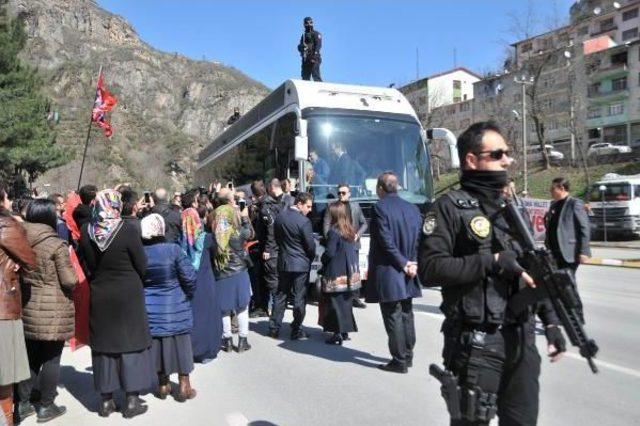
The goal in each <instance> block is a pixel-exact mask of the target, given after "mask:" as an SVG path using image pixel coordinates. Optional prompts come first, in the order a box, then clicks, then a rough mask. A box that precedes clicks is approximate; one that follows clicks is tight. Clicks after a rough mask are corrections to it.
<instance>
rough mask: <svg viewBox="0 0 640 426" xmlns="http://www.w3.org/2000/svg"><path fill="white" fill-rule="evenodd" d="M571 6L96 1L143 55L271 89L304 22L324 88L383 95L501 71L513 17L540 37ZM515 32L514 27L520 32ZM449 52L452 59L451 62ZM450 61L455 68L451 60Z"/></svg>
mask: <svg viewBox="0 0 640 426" xmlns="http://www.w3.org/2000/svg"><path fill="white" fill-rule="evenodd" d="M572 3H573V0H439V1H436V0H395V1H394V0H315V1H301V0H295V1H294V0H225V1H219V0H208V1H207V0H98V4H99V5H100V6H102V7H103V8H105V9H106V10H108V11H110V12H113V13H116V14H118V15H120V16H122V17H124V18H125V19H126V20H127V21H128V22H129V23H130V24H132V25H133V27H134V28H135V30H136V31H137V33H138V35H139V36H140V37H141V38H142V39H143V40H144V41H145V42H147V43H149V44H150V45H151V46H153V47H155V48H157V49H159V50H163V51H167V52H178V53H181V54H183V55H185V56H187V57H190V58H194V59H203V58H205V59H206V60H212V61H219V62H221V63H223V64H225V65H230V66H233V67H234V68H237V69H239V70H241V71H243V72H244V73H245V74H247V75H248V76H250V77H252V78H253V79H255V80H258V81H260V82H262V83H263V84H265V85H266V86H267V87H270V88H275V87H277V86H278V85H280V84H281V83H282V82H283V81H284V80H286V79H288V78H299V76H300V56H299V54H298V51H297V49H296V46H297V44H298V41H299V38H300V35H301V33H302V32H303V27H302V20H303V18H304V17H305V16H311V17H313V19H314V22H315V29H316V30H318V31H320V32H321V33H322V37H323V48H322V68H321V72H322V77H323V79H324V80H325V81H331V82H338V83H348V84H362V85H374V86H387V85H389V84H391V83H395V84H396V85H402V84H406V83H408V82H410V81H412V80H415V79H416V77H417V76H419V77H420V78H422V77H426V76H428V75H431V74H435V73H438V72H441V71H445V70H448V69H451V68H453V67H454V65H456V66H464V67H467V68H469V69H471V70H472V71H475V72H478V73H483V72H485V71H487V70H490V69H500V66H501V65H500V64H501V63H502V60H503V59H504V57H505V47H506V46H507V45H508V44H509V43H512V42H514V41H516V40H517V39H518V37H516V36H515V35H514V34H513V31H511V30H510V28H511V27H513V22H514V17H516V19H518V20H520V21H524V20H525V19H524V18H525V17H526V16H534V17H535V19H534V23H533V25H532V28H529V30H530V31H532V32H533V33H534V34H535V33H542V32H545V31H547V30H549V29H550V27H549V26H550V25H551V22H553V21H554V20H557V19H558V18H560V19H564V20H566V19H567V18H568V14H569V7H570V6H571V4H572ZM519 27H520V29H523V28H522V26H519ZM454 51H455V55H454ZM454 58H455V60H454Z"/></svg>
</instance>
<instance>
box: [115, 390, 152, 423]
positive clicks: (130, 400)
mask: <svg viewBox="0 0 640 426" xmlns="http://www.w3.org/2000/svg"><path fill="white" fill-rule="evenodd" d="M148 409H149V407H147V406H146V405H142V400H141V399H140V398H138V395H137V394H130V393H127V406H126V407H125V409H124V410H122V417H124V418H125V419H130V418H132V417H135V416H139V415H140V414H144V413H146V412H147V410H148Z"/></svg>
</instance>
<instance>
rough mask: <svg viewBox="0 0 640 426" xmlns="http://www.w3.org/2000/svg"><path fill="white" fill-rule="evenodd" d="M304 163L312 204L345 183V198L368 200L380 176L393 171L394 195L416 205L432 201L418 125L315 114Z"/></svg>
mask: <svg viewBox="0 0 640 426" xmlns="http://www.w3.org/2000/svg"><path fill="white" fill-rule="evenodd" d="M307 135H308V138H309V160H310V164H309V165H308V166H309V167H308V169H307V172H306V180H307V186H308V187H309V188H310V189H311V192H313V194H314V201H315V202H320V203H323V202H324V203H326V202H331V201H333V200H334V199H336V192H337V190H336V185H337V184H341V183H346V184H348V185H349V187H350V189H351V199H352V200H355V201H367V200H370V201H374V200H376V199H377V198H378V197H377V195H376V182H377V177H378V175H379V174H380V173H382V172H385V171H389V170H390V171H393V172H395V173H396V174H397V175H398V178H399V181H400V190H399V195H400V196H401V197H403V198H404V199H405V200H407V201H409V202H411V203H415V204H422V203H425V202H427V201H430V200H431V198H432V197H433V186H432V180H431V169H430V164H429V157H428V155H427V152H426V150H425V149H426V148H425V146H424V145H423V142H422V138H421V135H420V126H419V125H418V123H414V122H409V121H403V120H396V119H393V118H389V117H380V118H376V117H370V116H351V115H338V114H335V115H321V116H320V115H318V116H310V117H309V118H308V125H307Z"/></svg>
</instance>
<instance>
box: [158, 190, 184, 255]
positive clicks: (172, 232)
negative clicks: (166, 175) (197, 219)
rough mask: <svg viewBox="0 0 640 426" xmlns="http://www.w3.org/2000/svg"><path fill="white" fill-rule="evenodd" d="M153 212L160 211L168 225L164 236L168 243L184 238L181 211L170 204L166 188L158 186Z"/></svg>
mask: <svg viewBox="0 0 640 426" xmlns="http://www.w3.org/2000/svg"><path fill="white" fill-rule="evenodd" d="M153 202H154V206H153V208H152V209H151V212H152V213H158V214H159V215H160V216H162V218H163V219H164V223H165V225H166V228H165V235H164V238H165V240H167V242H168V243H178V244H180V240H181V239H182V218H181V217H180V212H179V211H177V210H175V209H172V208H171V206H170V205H169V194H168V193H167V190H166V189H164V188H158V189H156V191H155V192H154V194H153Z"/></svg>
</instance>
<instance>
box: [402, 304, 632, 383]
mask: <svg viewBox="0 0 640 426" xmlns="http://www.w3.org/2000/svg"><path fill="white" fill-rule="evenodd" d="M414 313H416V314H420V315H424V316H427V317H431V318H436V319H444V315H443V314H435V313H433V312H421V311H417V312H414ZM565 356H566V357H568V358H571V359H574V360H578V361H584V362H586V359H584V358H583V357H582V356H580V354H577V353H574V352H569V351H567V352H565ZM594 361H595V363H596V365H597V366H598V367H604V368H606V369H609V370H613V371H617V372H618V373H623V374H627V375H629V376H632V377H635V378H637V379H640V370H635V369H633V368H629V367H623V366H621V365H617V364H613V363H611V362H607V361H602V360H600V359H597V358H596V359H594Z"/></svg>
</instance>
